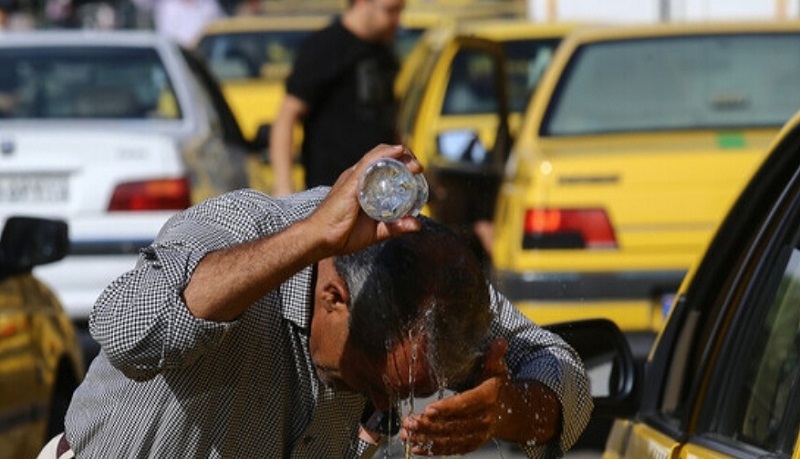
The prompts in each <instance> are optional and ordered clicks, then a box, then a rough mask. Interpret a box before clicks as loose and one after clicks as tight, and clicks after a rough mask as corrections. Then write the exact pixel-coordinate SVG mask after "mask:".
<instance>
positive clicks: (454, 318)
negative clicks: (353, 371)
mask: <svg viewBox="0 0 800 459" xmlns="http://www.w3.org/2000/svg"><path fill="white" fill-rule="evenodd" d="M420 218H421V221H422V229H421V230H420V231H419V232H416V233H409V234H405V235H403V236H400V237H397V238H392V239H389V240H386V241H384V242H382V243H379V244H375V245H372V246H370V247H368V248H366V249H364V250H361V251H359V252H356V253H354V254H350V255H344V256H339V257H337V258H336V260H335V266H336V270H337V272H338V274H339V275H340V276H341V277H342V278H343V279H344V280H345V282H346V283H347V287H348V289H349V291H350V340H351V341H352V342H353V344H354V345H356V346H358V348H360V349H362V350H363V351H364V352H365V353H366V354H367V355H368V356H369V357H370V358H374V359H381V358H385V357H386V355H387V352H388V351H389V350H391V349H394V347H395V346H396V345H397V344H399V343H400V342H401V341H402V340H403V339H404V338H407V337H408V336H409V332H411V331H412V330H421V331H423V332H424V333H425V334H426V335H427V340H428V341H427V342H428V351H429V354H430V355H428V361H429V362H431V366H432V367H433V368H432V369H433V373H434V375H435V376H436V378H437V379H438V383H439V384H440V385H446V384H448V383H453V384H458V383H461V382H463V381H464V379H465V378H466V377H468V376H470V374H471V373H472V372H473V370H474V369H475V368H476V364H477V362H478V359H479V357H480V356H481V355H482V354H483V351H484V348H485V345H486V337H487V334H488V330H489V323H490V322H491V320H492V313H491V310H490V308H489V284H488V281H487V279H486V277H485V275H484V271H483V270H482V268H481V265H480V262H479V261H478V259H477V258H476V257H475V255H474V253H473V252H472V251H471V250H470V249H469V247H468V246H466V245H465V244H464V243H463V242H462V241H461V240H460V238H458V236H456V235H455V233H453V232H452V231H450V230H449V229H448V228H446V227H445V226H444V225H442V224H440V223H437V222H434V221H433V220H430V219H428V218H425V217H420Z"/></svg>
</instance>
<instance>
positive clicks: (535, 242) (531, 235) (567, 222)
mask: <svg viewBox="0 0 800 459" xmlns="http://www.w3.org/2000/svg"><path fill="white" fill-rule="evenodd" d="M522 247H523V248H524V249H613V248H616V247H617V238H616V236H615V235H614V228H613V227H612V226H611V221H610V220H609V218H608V214H607V213H606V211H605V210H603V209H528V211H527V212H526V213H525V234H524V237H523V241H522Z"/></svg>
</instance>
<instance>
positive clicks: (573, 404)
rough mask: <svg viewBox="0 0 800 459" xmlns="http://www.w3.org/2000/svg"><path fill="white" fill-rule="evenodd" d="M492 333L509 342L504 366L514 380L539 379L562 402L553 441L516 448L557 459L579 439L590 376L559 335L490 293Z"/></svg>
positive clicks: (586, 411) (585, 415) (538, 458)
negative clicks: (493, 314)
mask: <svg viewBox="0 0 800 459" xmlns="http://www.w3.org/2000/svg"><path fill="white" fill-rule="evenodd" d="M492 308H493V310H494V313H495V319H494V321H493V322H492V331H493V333H494V334H495V335H496V336H502V337H505V338H506V339H508V342H509V348H508V352H507V353H506V364H507V366H508V369H509V372H510V373H511V378H512V379H513V380H514V381H515V382H523V381H533V380H535V381H539V382H541V383H543V384H544V385H546V386H547V387H549V388H550V389H551V390H552V391H553V392H554V393H555V394H556V395H557V397H558V399H559V402H560V403H561V413H562V414H561V419H562V424H561V431H560V433H559V437H558V440H557V441H556V440H552V441H550V442H548V443H546V444H543V445H520V447H521V448H522V449H523V451H525V453H526V454H527V455H528V457H530V458H535V459H544V458H556V457H561V456H562V455H563V453H564V452H565V451H567V450H568V449H569V448H571V447H572V445H574V444H575V442H576V441H577V440H578V437H579V436H580V435H581V433H582V432H583V430H584V429H585V428H586V425H587V424H588V423H589V418H590V416H591V412H592V409H593V402H592V397H591V391H590V386H589V378H588V376H587V374H586V371H585V369H584V366H583V362H582V361H581V359H580V357H579V356H578V354H577V353H576V352H575V350H574V349H572V347H570V346H569V344H567V343H566V342H565V341H564V340H563V339H562V338H561V337H559V336H558V335H556V334H554V333H551V332H549V331H547V330H544V329H543V328H541V327H539V326H537V325H536V324H535V323H533V322H532V321H531V320H529V319H528V318H527V317H525V316H524V315H523V314H522V313H521V312H520V311H519V310H518V309H516V308H515V307H514V306H513V305H511V303H510V302H509V301H508V300H507V299H506V298H505V297H503V296H502V295H501V294H500V293H498V292H497V291H495V290H494V289H492Z"/></svg>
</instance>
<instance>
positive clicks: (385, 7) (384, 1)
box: [345, 0, 405, 43]
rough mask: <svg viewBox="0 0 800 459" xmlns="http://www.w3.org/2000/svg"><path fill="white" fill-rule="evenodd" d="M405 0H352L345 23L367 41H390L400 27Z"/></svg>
mask: <svg viewBox="0 0 800 459" xmlns="http://www.w3.org/2000/svg"><path fill="white" fill-rule="evenodd" d="M403 8H405V0H351V3H350V8H349V10H348V12H347V13H346V14H345V18H346V19H345V24H346V25H348V26H349V27H348V28H350V29H351V31H352V32H353V33H355V34H356V35H358V36H359V37H361V38H363V39H365V40H367V41H375V42H383V43H390V42H392V41H393V40H394V38H395V36H396V35H397V29H398V28H399V27H400V13H402V12H403Z"/></svg>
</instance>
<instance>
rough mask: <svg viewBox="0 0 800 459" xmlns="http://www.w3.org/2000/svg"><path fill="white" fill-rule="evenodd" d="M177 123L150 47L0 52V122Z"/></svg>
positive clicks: (162, 73) (171, 97)
mask: <svg viewBox="0 0 800 459" xmlns="http://www.w3.org/2000/svg"><path fill="white" fill-rule="evenodd" d="M3 117H5V118H20V119H42V118H46V119H75V118H81V119H106V118H113V119H120V118H122V119H152V118H155V119H178V118H180V117H181V110H180V106H179V104H178V101H177V98H176V96H175V93H174V90H173V87H172V84H171V83H170V81H169V77H168V74H167V71H166V69H165V68H164V65H163V62H162V60H161V59H160V57H159V55H158V53H157V52H156V51H155V50H154V49H151V48H130V47H84V48H66V47H52V48H46V47H44V48H35V49H33V48H19V49H11V48H3V49H0V118H3Z"/></svg>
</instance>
